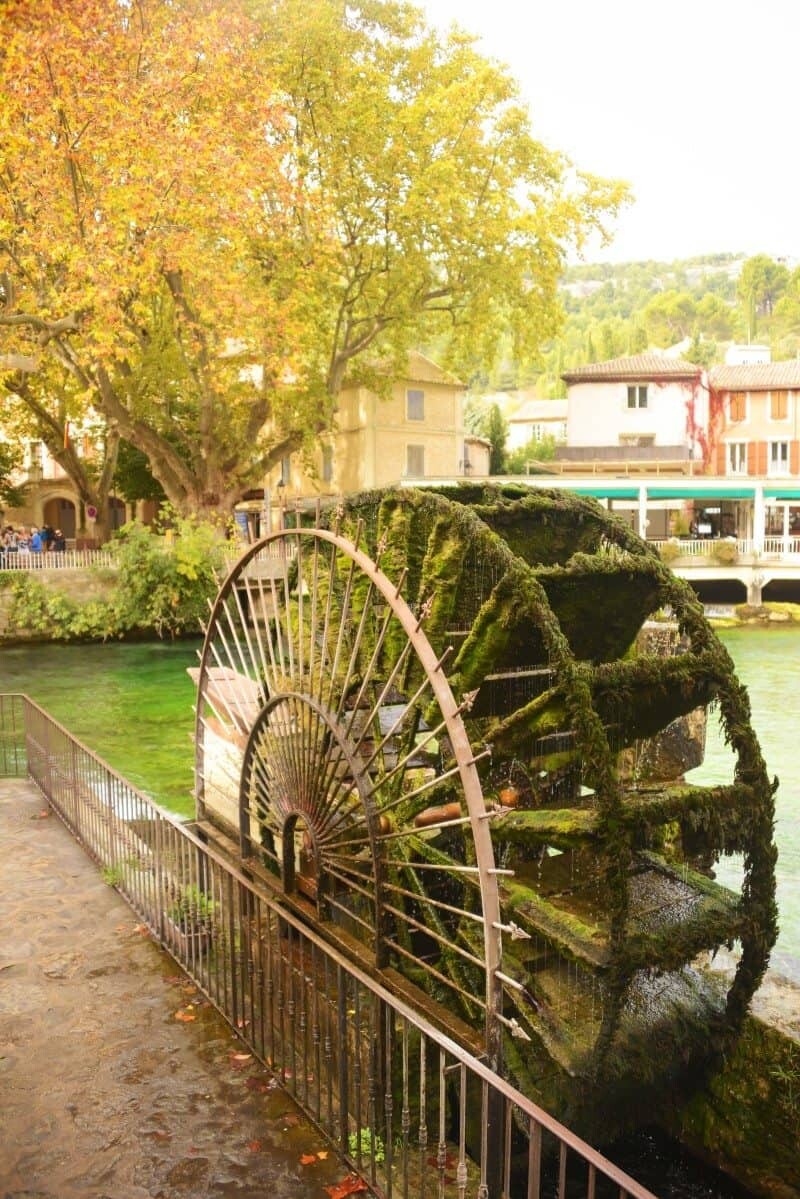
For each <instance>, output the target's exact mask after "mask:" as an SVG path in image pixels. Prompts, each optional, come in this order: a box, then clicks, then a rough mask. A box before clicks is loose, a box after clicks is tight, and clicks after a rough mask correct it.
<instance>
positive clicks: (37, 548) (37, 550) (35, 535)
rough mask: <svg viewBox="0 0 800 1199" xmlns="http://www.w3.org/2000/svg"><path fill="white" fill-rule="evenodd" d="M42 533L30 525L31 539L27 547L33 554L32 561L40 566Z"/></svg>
mask: <svg viewBox="0 0 800 1199" xmlns="http://www.w3.org/2000/svg"><path fill="white" fill-rule="evenodd" d="M42 548H43V547H42V535H41V533H40V532H39V530H38V529H37V528H36V526H35V525H32V526H31V539H30V542H29V543H28V549H29V551H30V553H31V554H35V555H36V557H35V559H34V563H35V564H36V565H37V566H41V563H42Z"/></svg>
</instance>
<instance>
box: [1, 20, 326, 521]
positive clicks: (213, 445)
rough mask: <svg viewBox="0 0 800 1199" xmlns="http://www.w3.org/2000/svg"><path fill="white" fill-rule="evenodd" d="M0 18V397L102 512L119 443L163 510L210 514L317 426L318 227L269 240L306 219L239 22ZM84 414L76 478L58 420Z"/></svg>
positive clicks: (250, 41) (279, 122)
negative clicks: (143, 460) (157, 492)
mask: <svg viewBox="0 0 800 1199" xmlns="http://www.w3.org/2000/svg"><path fill="white" fill-rule="evenodd" d="M0 20H1V21H2V34H3V37H2V39H0V95H2V97H3V98H2V101H0V258H1V259H2V270H3V275H2V281H1V282H2V290H1V291H0V302H1V303H2V308H1V309H0V334H2V345H0V349H2V350H3V351H4V356H3V359H2V366H3V367H4V371H5V373H4V376H3V377H4V382H5V387H6V390H7V391H8V392H9V393H11V394H14V395H16V396H18V397H19V398H20V399H21V401H22V402H23V403H24V404H25V406H26V407H27V410H28V411H29V413H30V414H31V415H32V416H33V417H34V419H35V421H36V423H37V425H38V428H39V431H40V435H41V436H42V437H43V438H44V440H45V441H46V442H47V444H48V446H49V447H50V449H51V451H52V452H53V454H54V456H55V457H56V459H57V460H58V461H59V462H60V463H61V464H62V466H64V468H65V469H66V470H67V472H68V473H69V474H70V475H71V477H72V478H73V479H74V481H75V483H76V486H77V487H78V490H79V492H80V493H81V494H82V496H83V497H84V498H89V499H91V501H92V502H94V503H95V506H96V507H98V509H99V510H100V511H101V512H102V511H103V510H104V507H105V504H104V499H105V496H106V495H107V493H108V487H109V486H110V483H111V479H112V477H113V473H114V467H115V458H116V453H117V446H118V443H119V440H120V438H124V439H125V440H126V441H128V442H130V443H131V444H132V445H133V446H135V447H136V448H137V449H138V450H140V451H142V452H143V453H144V454H146V456H147V458H148V460H149V462H150V465H151V468H152V471H153V473H154V474H155V476H156V477H157V478H158V480H159V482H160V484H161V485H162V486H163V488H164V491H165V492H166V494H167V496H168V497H169V498H170V500H172V502H173V503H174V504H175V505H176V507H177V508H179V509H181V510H183V511H187V510H194V511H203V512H208V511H212V510H221V511H225V510H228V509H229V508H230V507H231V506H232V504H233V503H234V502H235V501H236V500H237V499H238V498H239V496H240V495H241V493H242V491H243V490H245V489H246V488H247V487H249V486H252V485H253V483H254V482H259V481H260V479H261V478H262V477H263V473H264V471H265V470H266V469H267V468H268V467H269V466H270V464H271V463H272V462H273V461H276V460H278V459H279V458H280V457H281V456H282V455H283V454H284V453H285V452H286V450H287V448H291V447H294V446H295V445H297V444H299V443H300V442H301V441H302V439H303V437H306V436H309V435H311V434H312V433H313V431H314V430H315V429H316V428H317V427H320V426H321V425H324V424H326V423H327V411H326V403H325V396H324V393H315V392H314V389H313V379H312V381H311V382H309V379H310V377H311V372H309V370H308V364H309V363H313V359H314V354H315V345H314V343H313V324H312V326H310V325H309V321H308V319H307V313H306V312H305V311H304V309H305V306H306V295H307V289H306V288H305V287H304V274H305V272H308V271H312V270H313V269H314V254H315V253H316V252H318V250H319V249H320V247H324V237H323V236H319V237H314V236H313V235H312V234H311V233H309V238H308V241H307V246H306V253H305V255H298V254H294V255H293V254H292V253H290V252H287V250H286V247H287V245H294V242H295V237H296V229H297V227H298V225H299V224H300V223H302V225H303V227H304V228H305V229H306V230H309V231H311V230H312V229H313V214H312V212H311V210H310V207H304V206H303V202H302V197H301V196H300V193H299V192H298V189H297V187H296V183H295V182H294V181H293V180H292V178H291V171H289V170H287V169H286V162H285V154H286V135H287V130H286V119H285V114H284V111H283V108H282V106H281V104H280V103H279V100H278V99H276V96H275V89H274V86H273V84H272V83H271V82H270V80H269V79H265V78H264V76H263V74H262V64H261V62H260V61H259V60H258V59H257V58H256V55H255V53H254V47H255V46H256V43H257V37H258V29H257V27H256V26H255V25H254V24H253V22H252V21H251V20H250V18H249V17H248V16H247V14H246V13H245V11H244V7H243V5H241V4H239V3H237V2H236V0H230V2H229V3H226V4H225V5H220V4H217V3H210V2H207V0H171V2H170V3H166V2H164V0H135V2H134V3H132V4H130V5H128V4H125V5H123V4H120V3H118V2H117V0H69V2H67V0H42V3H38V4H36V5H32V4H30V3H27V2H25V0H11V2H10V3H8V4H6V5H5V7H4V8H3V10H2V17H0ZM256 242H257V244H258V258H257V259H256V257H255V256H254V246H255V244H256ZM317 374H319V371H317ZM98 416H99V417H101V418H102V420H103V422H104V425H105V430H104V432H103V435H102V436H101V437H99V438H97V439H96V440H95V453H94V461H93V468H92V470H91V472H90V476H89V475H87V472H86V470H85V469H82V466H83V467H85V465H86V464H85V463H83V464H81V463H79V462H78V460H77V455H76V454H75V452H74V444H75V443H74V442H73V441H71V439H70V437H69V435H68V433H67V425H68V423H69V422H72V424H73V426H74V425H76V424H80V423H82V422H85V421H86V420H87V417H88V418H90V419H91V418H96V417H98Z"/></svg>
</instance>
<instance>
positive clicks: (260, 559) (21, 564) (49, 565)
mask: <svg viewBox="0 0 800 1199" xmlns="http://www.w3.org/2000/svg"><path fill="white" fill-rule="evenodd" d="M241 552H242V545H241V544H238V543H237V544H236V545H233V543H232V544H231V546H230V549H228V547H227V546H226V549H225V552H224V554H223V564H224V569H226V570H229V569H230V567H231V566H233V564H234V563H235V562H238V560H239V558H240V557H241ZM286 556H287V555H286V552H285V551H284V552H283V553H281V552H279V550H276V549H275V548H273V547H272V546H265V547H264V549H261V550H259V552H258V554H257V555H256V556H255V558H254V559H253V562H252V569H253V571H254V572H256V573H258V568H259V567H260V566H261V567H268V566H269V565H270V564H272V563H275V562H278V561H283V560H285V558H286ZM290 556H293V555H290ZM90 566H107V567H112V568H116V567H117V566H118V561H117V556H116V554H115V552H114V551H113V550H111V549H107V548H104V549H95V550H62V551H56V550H49V551H48V552H47V553H40V554H32V553H30V551H28V550H23V551H19V550H14V551H13V552H12V553H9V552H8V551H4V550H3V549H2V548H0V570H28V571H36V572H37V573H40V572H42V571H49V570H58V571H61V570H84V569H86V568H87V567H90Z"/></svg>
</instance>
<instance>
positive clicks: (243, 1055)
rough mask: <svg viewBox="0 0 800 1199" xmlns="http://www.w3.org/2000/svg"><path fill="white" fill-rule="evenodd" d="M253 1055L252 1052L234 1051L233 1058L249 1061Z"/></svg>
mask: <svg viewBox="0 0 800 1199" xmlns="http://www.w3.org/2000/svg"><path fill="white" fill-rule="evenodd" d="M252 1056H253V1055H252V1053H234V1054H233V1055H232V1060H233V1061H234V1062H249V1061H250V1059H251V1058H252Z"/></svg>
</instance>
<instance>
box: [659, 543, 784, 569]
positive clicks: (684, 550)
mask: <svg viewBox="0 0 800 1199" xmlns="http://www.w3.org/2000/svg"><path fill="white" fill-rule="evenodd" d="M648 545H652V546H653V547H654V548H655V549H660V547H661V546H663V545H669V546H674V547H675V548H676V549H677V551H678V554H677V557H679V558H715V557H716V556H717V554H718V551H719V549H720V547H721V546H727V545H735V546H736V553H737V555H738V557H739V558H744V559H747V558H752V557H753V556H755V555H757V556H758V557H759V558H778V559H786V560H788V561H790V562H793V563H795V564H800V537H764V538H763V539H762V543H761V548H760V549H757V548H756V543H755V541H754V540H753V538H752V537H738V538H737V539H736V540H735V541H734V540H733V539H732V538H718V537H717V538H715V537H702V538H697V539H689V538H683V537H682V538H680V539H677V538H674V537H670V538H653V539H652V540H649V541H648Z"/></svg>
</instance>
